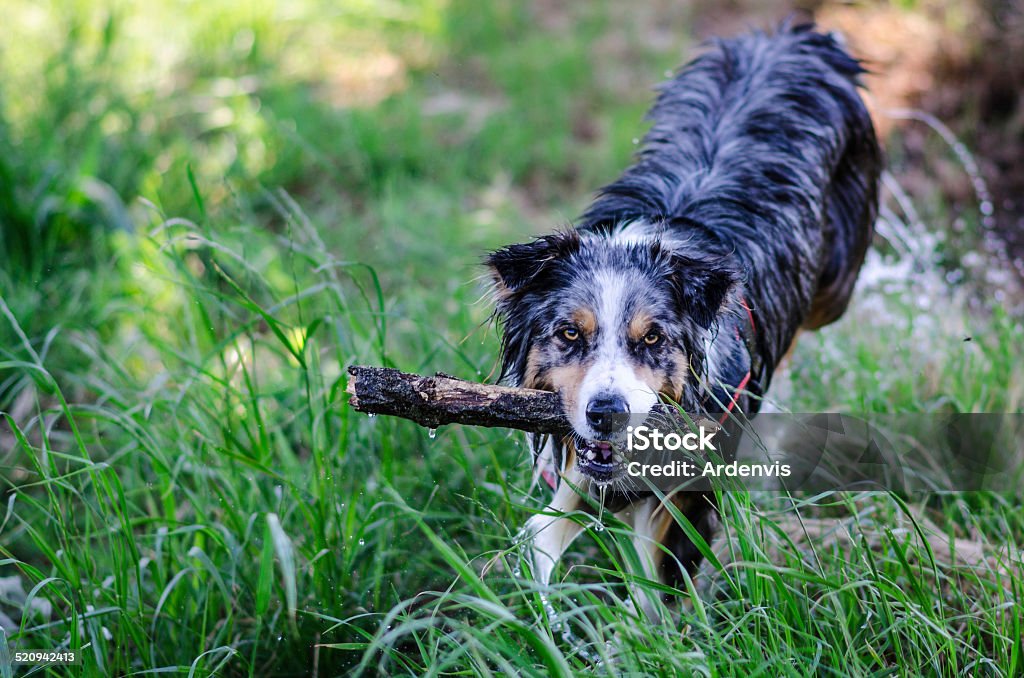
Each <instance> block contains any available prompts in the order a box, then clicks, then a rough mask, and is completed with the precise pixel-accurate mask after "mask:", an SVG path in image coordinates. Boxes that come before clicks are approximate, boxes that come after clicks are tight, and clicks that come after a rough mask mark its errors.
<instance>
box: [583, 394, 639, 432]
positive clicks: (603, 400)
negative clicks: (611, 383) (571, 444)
mask: <svg viewBox="0 0 1024 678" xmlns="http://www.w3.org/2000/svg"><path fill="white" fill-rule="evenodd" d="M628 421H629V405H628V404H627V403H626V401H625V399H623V398H622V397H621V396H617V395H600V396H597V397H596V398H594V399H593V400H591V401H590V402H589V403H587V423H588V424H590V426H591V427H593V429H594V430H595V431H597V432H598V433H606V434H607V433H618V432H619V431H622V430H623V429H625V428H626V423H627V422H628Z"/></svg>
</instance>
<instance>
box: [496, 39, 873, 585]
mask: <svg viewBox="0 0 1024 678" xmlns="http://www.w3.org/2000/svg"><path fill="white" fill-rule="evenodd" d="M862 72H863V69H862V67H861V65H860V63H859V62H858V61H857V60H855V59H854V58H853V57H851V56H850V55H849V54H848V53H847V51H846V50H845V49H844V47H843V46H842V45H841V43H840V42H839V41H838V40H837V39H836V38H835V37H834V36H833V35H831V34H822V33H819V32H816V31H815V30H814V29H813V27H812V26H807V25H804V26H794V27H790V26H786V27H783V28H781V29H780V30H779V31H778V32H776V33H775V34H774V35H767V34H763V33H754V34H750V35H745V36H742V37H739V38H735V39H730V40H721V41H718V42H715V43H713V44H712V45H711V46H710V49H709V50H708V51H707V52H706V53H704V54H703V55H702V56H700V57H699V58H697V59H696V60H695V61H693V62H692V63H690V64H689V65H688V66H686V67H685V68H683V69H682V70H681V71H679V73H678V75H676V77H675V78H673V79H672V80H670V81H669V82H667V83H665V84H664V85H662V86H661V88H660V94H659V95H658V97H657V100H656V102H655V104H654V106H653V108H652V109H651V110H650V112H649V114H648V118H649V120H650V121H651V123H652V126H651V128H650V131H649V132H648V133H647V135H646V136H645V137H644V140H643V143H642V146H641V150H640V152H639V154H638V156H637V157H636V159H635V162H634V164H633V165H632V166H630V167H629V168H628V169H626V171H625V172H624V173H623V174H622V176H621V177H620V178H619V179H618V180H617V181H615V182H614V183H612V184H610V185H608V186H606V187H604V188H603V189H601V191H600V192H599V193H598V196H597V198H596V199H595V200H594V202H593V203H592V204H591V205H590V207H589V208H588V209H587V210H586V211H585V212H584V214H583V215H582V217H581V218H580V219H579V220H578V222H577V223H576V224H575V226H574V227H573V228H572V229H570V230H567V231H564V232H559V233H555V234H553V235H548V236H545V237H542V238H539V239H536V240H534V241H532V242H528V243H525V244H518V245H511V246H509V247H505V248H503V249H500V250H497V251H495V252H493V253H491V254H490V256H489V257H488V258H487V260H486V264H487V266H488V268H489V270H490V272H491V277H492V279H493V284H494V299H495V303H496V314H497V316H498V317H499V318H500V322H501V324H502V330H503V337H502V369H503V378H504V380H505V381H506V382H508V383H511V384H513V385H517V386H524V387H530V388H537V389H544V390H548V391H555V392H557V393H559V394H560V395H561V398H562V402H563V405H564V407H565V414H566V416H567V418H568V419H569V421H570V422H571V425H572V430H571V431H566V434H565V435H564V436H562V437H557V436H556V437H553V438H548V439H539V438H538V439H534V440H533V448H534V459H535V463H536V469H537V477H543V478H544V479H545V480H547V481H548V483H549V484H550V485H551V486H552V487H553V489H554V497H553V499H552V501H551V504H550V506H549V510H548V511H546V512H545V513H543V514H538V515H536V516H534V517H533V518H531V519H530V520H529V521H528V523H527V525H526V527H525V534H526V536H527V537H528V539H529V540H530V543H531V547H530V553H531V556H530V561H531V562H530V565H531V569H532V574H533V576H534V577H535V578H536V579H537V580H538V581H540V582H543V583H548V582H549V580H550V577H551V573H552V570H553V568H554V566H555V563H556V562H557V561H558V559H559V558H560V557H561V555H562V554H563V552H564V551H565V549H566V548H567V547H568V546H569V544H570V543H571V542H572V540H573V539H574V538H575V537H576V536H578V535H579V534H580V532H581V531H582V529H583V528H582V526H581V525H580V524H579V523H577V522H575V521H573V520H569V519H565V518H563V517H561V516H560V514H563V513H565V512H571V511H575V510H579V509H585V508H586V506H587V505H588V502H586V501H585V494H586V493H587V492H588V491H590V490H591V489H592V488H594V487H597V486H599V485H601V484H604V483H608V482H610V481H613V480H614V478H615V477H616V476H617V475H619V474H621V472H622V465H623V457H622V454H621V441H622V439H623V435H624V430H625V428H626V426H627V422H628V421H629V420H630V419H629V418H630V416H631V415H632V416H635V415H642V414H644V413H646V412H649V411H650V410H651V408H652V407H653V406H655V405H656V404H657V403H658V402H659V401H661V400H671V401H673V402H675V403H678V404H680V405H681V406H682V407H683V408H685V410H686V411H687V412H691V413H704V414H709V415H712V416H715V418H718V415H721V414H722V413H724V412H726V411H727V410H729V411H733V410H734V411H736V412H743V413H744V414H746V415H752V414H754V413H756V412H757V410H758V407H759V405H760V398H761V396H762V395H763V394H764V393H765V392H766V390H767V389H768V387H769V385H770V382H771V379H772V374H773V372H774V370H775V369H776V367H777V366H778V364H779V361H780V360H781V359H782V357H783V355H784V354H785V353H786V352H787V350H788V349H789V348H790V346H791V344H792V342H793V341H794V338H795V336H796V334H797V332H798V330H800V329H816V328H819V327H822V326H823V325H827V324H828V323H831V322H832V321H834V320H836V319H837V318H839V317H840V316H841V315H842V314H843V312H844V311H845V309H846V306H847V304H848V302H849V299H850V295H851V293H852V291H853V287H854V283H855V281H856V278H857V274H858V272H859V270H860V267H861V264H862V263H863V260H864V256H865V252H866V250H867V248H868V245H869V243H870V241H871V238H872V235H873V223H874V220H875V216H876V212H877V202H878V180H879V174H880V171H881V165H882V161H881V151H880V149H879V146H878V143H877V141H876V138H875V132H874V129H873V126H872V123H871V119H870V117H869V115H868V112H867V110H866V108H865V106H864V103H863V101H862V100H861V98H860V95H859V92H858V86H859V84H858V78H859V76H860V74H861V73H862ZM669 501H672V502H673V503H674V504H675V505H676V506H677V507H678V508H679V509H680V511H681V513H682V514H683V515H685V516H686V518H687V520H689V521H690V523H691V524H692V525H693V527H694V528H695V529H696V530H697V532H698V533H699V534H700V535H701V536H702V537H703V538H704V539H706V540H710V539H711V536H712V534H713V532H714V527H715V523H716V518H717V513H716V510H715V506H714V504H713V498H712V497H711V495H709V494H707V493H701V492H677V493H675V494H672V495H670V499H669ZM612 504H613V505H612V507H611V510H613V511H615V512H616V515H617V517H619V518H621V519H622V520H624V521H626V522H627V523H628V524H631V525H632V526H633V528H634V531H635V538H634V545H635V547H636V550H637V553H638V554H639V555H640V557H641V563H642V565H643V568H644V572H643V573H642V574H644V575H646V576H648V577H650V578H653V579H660V580H661V581H664V582H666V583H668V584H676V583H677V582H678V581H679V579H680V577H681V575H682V572H683V571H688V572H691V573H692V572H693V571H694V570H695V568H696V567H697V565H698V564H699V562H700V559H701V555H700V551H699V550H698V549H697V548H696V547H695V545H694V544H693V543H692V542H691V540H690V539H688V538H687V536H686V534H685V532H684V530H683V529H682V527H681V526H680V525H679V524H677V522H676V521H675V520H674V519H673V518H672V516H671V514H670V512H669V511H668V510H666V508H665V506H663V505H662V503H661V500H659V498H658V497H656V496H653V495H650V494H648V495H644V494H641V495H633V494H631V495H629V496H625V495H623V496H620V497H617V498H615V499H613V500H612Z"/></svg>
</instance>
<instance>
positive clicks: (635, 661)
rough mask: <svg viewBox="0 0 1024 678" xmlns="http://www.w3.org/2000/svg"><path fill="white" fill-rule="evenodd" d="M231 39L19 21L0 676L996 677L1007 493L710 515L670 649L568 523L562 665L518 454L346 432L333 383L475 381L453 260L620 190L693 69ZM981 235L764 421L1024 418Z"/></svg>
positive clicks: (435, 48)
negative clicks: (659, 114)
mask: <svg viewBox="0 0 1024 678" xmlns="http://www.w3.org/2000/svg"><path fill="white" fill-rule="evenodd" d="M234 5H235V3H229V2H207V3H187V11H183V10H182V9H181V7H179V6H178V5H177V4H175V3H169V2H167V3H164V2H159V3H151V4H150V5H149V6H147V7H150V9H147V11H146V13H145V14H143V13H142V12H141V11H140V10H138V9H135V8H133V7H132V4H131V3H120V4H116V3H115V4H114V5H111V7H110V8H108V9H107V10H103V11H101V10H100V9H98V8H94V7H93V6H91V5H90V4H89V3H86V2H82V1H78V2H68V3H51V4H46V3H44V4H40V5H32V6H31V7H30V6H28V5H26V6H24V7H20V8H18V9H17V10H16V11H14V12H12V18H11V25H13V26H14V28H13V29H11V32H10V33H9V34H8V35H7V36H6V37H5V38H4V40H5V42H6V44H4V49H3V50H2V51H0V55H2V57H0V69H2V71H0V73H2V75H3V78H2V79H0V82H2V83H3V85H2V90H0V95H2V98H0V103H2V108H0V172H2V174H0V179H2V181H0V221H2V226H3V237H2V248H3V249H2V250H0V255H2V257H3V260H4V262H5V265H4V266H3V268H2V271H0V300H2V302H3V303H2V304H0V411H3V412H4V420H5V424H4V425H0V492H2V495H0V500H2V501H0V614H2V615H3V616H0V626H3V627H4V630H3V631H2V632H0V657H3V656H4V651H5V650H9V649H11V648H14V647H21V648H24V647H33V648H56V647H72V648H79V649H81V650H82V653H83V655H84V663H83V665H82V666H81V667H80V668H78V669H77V671H78V672H80V673H81V674H82V675H138V674H144V673H147V672H148V673H152V672H161V673H171V674H180V675H210V674H219V675H251V676H269V675H311V674H313V673H314V668H315V669H316V673H317V675H342V674H346V673H349V672H352V671H353V670H360V671H362V672H363V673H367V674H376V673H386V674H395V673H398V674H416V675H420V674H441V673H444V674H455V673H458V674H474V675H476V674H480V675H488V674H495V673H522V674H528V675H549V674H556V675H557V674H567V673H573V672H579V673H589V672H593V673H597V674H607V675H619V674H623V673H640V674H657V673H664V674H676V675H691V674H703V675H716V676H718V675H743V676H750V675H769V676H776V675H875V674H889V673H895V674H897V675H921V674H926V675H928V674H937V675H970V676H974V675H997V676H1011V675H1020V674H1021V673H1022V672H1024V655H1022V650H1024V648H1022V645H1021V637H1022V635H1024V628H1022V617H1024V615H1022V613H1021V603H1020V601H1021V597H1022V595H1024V576H1022V574H1021V566H1020V553H1021V548H1022V543H1024V518H1022V515H1024V513H1022V511H1021V497H1020V496H1019V493H1018V494H1017V495H1015V496H1004V495H996V494H980V493H974V494H966V493H965V494H956V493H954V494H947V495H941V496H914V497H910V498H901V497H899V496H895V495H890V494H885V493H874V494H859V495H851V496H846V495H838V494H829V495H825V496H820V497H815V498H813V500H812V499H811V498H804V499H801V500H800V501H799V502H797V504H796V505H791V504H787V503H786V502H784V501H783V500H781V499H780V498H777V497H759V496H755V497H751V496H747V495H743V494H739V493H735V492H731V493H724V494H723V495H722V497H721V505H722V521H723V535H724V536H723V539H722V540H720V541H718V542H716V543H715V544H712V545H710V547H709V548H713V549H714V554H715V555H714V557H713V558H712V559H710V560H709V563H708V565H707V566H706V568H705V570H706V571H705V572H704V573H702V575H701V576H700V577H698V578H696V579H695V580H694V581H693V583H692V587H690V586H688V589H687V590H686V591H673V592H671V593H672V594H673V595H672V601H673V602H672V603H671V604H670V605H668V606H665V605H663V604H660V603H659V604H658V610H659V611H660V613H661V614H662V615H663V617H664V622H663V623H661V624H649V623H640V622H638V621H637V620H635V619H634V618H633V617H632V616H630V614H629V613H628V611H627V606H626V605H625V604H624V603H623V602H622V601H623V600H624V599H626V598H628V597H629V596H630V595H632V594H631V593H630V592H629V590H628V589H627V588H626V587H625V586H624V585H623V582H624V581H633V582H634V583H636V584H637V587H636V589H635V590H639V591H641V592H642V595H651V596H657V594H658V593H660V592H662V591H661V589H659V588H658V586H657V585H656V584H654V583H653V582H645V581H637V580H636V579H635V577H633V576H632V575H628V574H625V573H624V572H623V571H622V570H623V563H625V562H629V561H630V560H631V559H632V558H633V557H634V554H632V553H631V549H630V547H629V546H628V544H629V543H630V542H629V540H628V539H627V538H625V537H627V536H628V534H627V532H626V530H625V528H624V527H623V526H622V525H619V524H617V523H616V522H615V521H614V520H613V519H612V518H611V517H606V518H605V519H604V522H603V523H602V527H595V523H594V520H593V518H592V517H589V516H578V517H577V518H576V519H579V520H583V521H585V524H587V525H588V526H589V528H590V529H588V531H587V535H586V536H585V537H584V538H582V539H581V540H580V542H579V543H578V545H577V546H576V547H575V548H574V549H573V550H572V552H571V554H570V555H569V556H568V557H567V559H566V562H565V563H563V565H562V566H561V568H560V569H559V572H558V577H557V583H556V584H555V585H554V586H553V587H552V588H551V590H550V591H549V592H548V593H549V595H550V597H551V599H552V602H553V604H554V607H555V609H556V610H558V614H559V615H560V617H561V619H562V621H563V622H564V623H565V624H566V625H567V626H568V628H569V629H571V631H572V633H573V634H574V635H575V636H576V637H578V638H581V639H583V640H584V641H585V643H586V645H587V648H585V652H581V647H580V646H579V644H578V643H576V642H568V641H566V640H565V639H563V637H562V633H561V632H560V630H559V629H553V628H552V625H551V623H550V620H548V619H547V618H546V617H545V615H544V613H543V607H542V604H541V598H540V593H541V591H539V590H538V588H537V587H536V586H535V585H533V584H532V583H530V582H529V581H528V580H526V579H524V578H522V577H517V576H514V572H515V570H516V569H517V567H519V565H518V560H517V554H518V549H517V545H516V539H515V535H516V532H517V530H518V528H519V527H520V526H521V525H522V524H523V522H525V520H526V519H527V518H528V517H529V516H530V515H531V514H533V513H535V512H537V511H539V510H542V509H543V502H544V499H545V497H544V496H543V493H542V492H540V491H534V492H530V491H529V471H528V466H527V464H526V457H527V453H526V450H525V447H524V445H523V441H522V440H521V438H520V437H519V436H517V435H514V434H511V433H508V432H505V431H489V430H478V429H471V428H454V427H450V428H446V429H442V430H440V431H438V432H437V434H436V437H432V436H431V435H430V434H428V432H427V431H425V430H422V429H419V428H417V427H415V426H413V425H412V424H410V423H408V422H403V421H392V420H383V419H382V418H374V419H369V418H367V417H365V416H363V415H359V414H357V413H354V412H353V411H352V410H351V409H349V408H348V407H347V405H346V402H345V401H346V398H345V396H344V387H345V383H346V382H345V372H344V368H345V367H346V366H347V365H349V364H352V363H367V364H391V365H396V366H398V367H401V368H404V369H408V370H412V371H432V370H443V371H446V372H450V373H454V374H457V375H460V376H463V377H466V378H470V379H482V378H485V377H487V376H489V375H493V373H494V369H495V359H496V350H497V341H496V336H495V333H494V330H493V328H491V327H490V326H489V325H488V324H487V322H486V321H487V318H488V315H489V308H488V306H487V305H486V304H485V303H482V302H479V298H480V295H481V292H482V289H481V286H480V285H479V283H478V282H477V281H476V278H477V277H478V276H479V275H480V273H481V271H480V269H479V266H478V261H479V258H480V256H481V255H482V253H483V252H484V251H486V250H487V249H488V248H490V247H494V246H497V245H500V244H504V243H507V242H512V241H514V240H519V239H524V238H526V237H528V235H530V234H533V233H537V232H542V231H545V230H549V229H551V228H553V227H556V226H558V225H560V224H562V223H564V222H565V221H567V220H568V219H570V218H571V217H572V216H573V215H574V214H575V213H576V211H577V210H578V209H579V207H580V206H582V205H583V204H584V203H585V201H586V199H587V197H588V191H590V190H592V189H593V188H594V187H596V186H598V185H599V184H600V183H601V182H602V181H605V180H607V179H610V178H611V177H613V176H614V175H615V173H616V171H617V170H618V169H620V168H621V167H622V166H623V164H624V163H625V162H626V161H627V159H628V157H629V154H630V152H631V150H632V148H633V145H632V143H631V141H632V139H633V138H634V137H637V136H640V132H641V131H642V123H641V122H640V118H641V115H642V113H643V111H644V109H645V107H646V104H647V102H648V100H649V96H650V94H649V85H650V84H651V83H653V82H654V81H656V80H657V79H658V78H660V76H661V74H662V73H663V72H664V70H665V69H666V68H669V67H672V66H674V65H675V64H676V63H677V62H679V61H680V60H681V59H682V58H683V56H684V55H685V54H686V53H687V45H686V44H684V42H682V41H680V43H679V44H675V45H669V46H659V45H661V43H659V42H658V41H648V40H646V39H645V38H646V36H647V35H648V34H649V33H650V32H651V31H652V30H653V29H654V28H658V27H661V28H664V26H662V24H664V22H663V21H661V19H660V17H659V16H658V15H657V14H656V13H654V10H651V9H649V8H641V9H638V10H631V11H626V10H625V9H624V8H622V7H619V6H617V5H615V4H613V3H595V4H593V5H586V6H582V5H581V6H578V7H576V8H570V9H568V10H556V9H554V8H547V9H546V10H544V11H541V10H540V9H537V8H533V9H530V7H528V6H524V5H520V4H518V3H512V2H498V3H484V4H479V3H468V2H452V3H441V2H434V3H432V2H425V3H417V4H414V3H408V2H398V3H390V4H387V5H383V4H382V5H378V4H376V3H349V4H345V5H342V6H341V7H342V8H341V9H339V8H338V7H337V6H335V5H334V4H332V3H319V2H314V1H312V0H311V1H309V2H300V3H289V4H288V7H289V9H288V10H287V11H286V10H284V9H281V8H279V7H277V3H269V2H267V3H250V4H248V5H247V6H246V8H245V9H240V8H238V7H235V6H234ZM538 7H539V5H538ZM685 19H686V17H680V18H677V19H676V23H677V24H679V25H669V26H668V27H669V28H671V29H673V30H674V31H675V32H676V33H677V34H678V35H680V36H682V35H685V30H684V29H685V25H683V24H681V23H680V22H681V21H682V20H685ZM367 55H369V56H367ZM367 59H369V61H367ZM368 64H369V65H368ZM395 64H399V65H398V66H395ZM373 68H377V69H378V70H376V71H374V70H372V69H373ZM388 68H392V70H390V71H389V70H388ZM395 68H397V71H396V70H394V69H395ZM367 69H370V71H371V72H373V73H376V74H377V75H376V76H375V78H370V79H369V80H366V79H365V78H363V79H360V78H361V76H360V75H359V74H360V73H362V72H363V71H365V70H367ZM380 69H383V70H380ZM942 209H943V208H941V206H937V207H935V208H934V209H929V210H928V211H927V213H928V214H929V215H930V214H932V213H933V212H935V213H941V212H942ZM893 221H894V223H893V224H892V225H891V228H909V229H911V231H912V232H914V233H917V231H914V230H913V229H915V228H917V226H915V225H913V223H912V222H913V220H912V219H906V221H907V222H908V223H907V224H903V223H902V221H901V220H898V219H894V220H893ZM944 230H945V224H943V223H937V224H935V225H934V226H933V227H932V228H930V229H929V231H930V232H934V233H942V232H944ZM890 232H891V230H890ZM917 235H918V236H921V234H920V233H917ZM973 237H974V238H975V240H972V239H971V238H972V236H971V234H970V232H969V233H968V234H967V235H966V236H961V239H962V240H963V242H956V243H952V242H947V241H946V240H943V241H942V242H941V243H932V244H929V245H927V246H922V247H920V248H918V249H917V250H915V251H914V252H912V253H910V254H908V253H905V252H899V251H898V250H893V249H892V248H888V247H886V246H885V244H884V243H881V245H882V247H881V248H880V250H879V251H880V252H881V253H882V254H879V255H878V260H877V261H874V262H872V265H871V266H872V268H871V270H872V271H873V272H875V273H877V276H876V280H877V281H876V282H870V281H868V283H867V284H865V286H864V287H863V289H862V290H861V291H860V293H859V296H858V298H857V300H856V302H855V304H854V305H853V307H852V308H851V310H850V313H849V314H848V315H847V316H846V318H844V319H843V320H842V321H840V322H839V323H837V324H836V325H834V326H832V327H830V328H828V329H826V330H825V331H823V332H821V333H819V334H816V335H812V336H805V337H803V338H802V339H801V343H800V346H799V348H798V350H797V353H796V355H795V356H794V359H793V363H792V365H791V368H790V369H789V371H788V372H786V373H784V374H783V375H781V376H780V377H779V379H778V383H777V384H776V391H775V395H774V398H775V400H776V401H777V402H778V404H779V406H781V407H785V408H788V409H791V410H794V411H801V410H803V411H812V410H842V411H850V412H859V411H865V410H866V411H933V410H941V411H1002V410H1012V411H1016V410H1019V409H1020V405H1021V395H1022V393H1024V373H1022V370H1024V368H1022V367H1021V366H1020V364H1019V360H1018V357H1019V352H1020V346H1021V345H1022V344H1024V330H1022V327H1021V324H1020V318H1019V317H1018V316H1014V315H1011V314H1010V313H1008V312H1007V311H1005V310H1003V308H1002V305H1001V304H1000V303H998V302H996V301H986V299H990V298H991V294H992V292H993V289H992V288H991V287H987V286H985V285H984V284H983V283H982V282H981V281H980V280H978V279H976V277H975V276H973V275H972V271H971V269H970V268H969V267H967V266H966V265H964V266H961V265H960V263H959V258H960V254H962V252H963V251H965V250H970V249H972V248H973V247H974V246H975V245H976V244H977V241H976V236H973ZM922 241H927V239H926V238H922ZM954 245H955V247H954ZM907 262H910V263H911V264H912V265H914V266H916V268H915V269H912V270H913V273H912V274H911V275H909V276H908V275H904V274H902V273H900V270H901V269H899V266H900V265H903V264H906V263H907ZM943 266H944V267H946V268H950V269H956V270H963V271H965V272H966V273H967V278H966V280H965V281H964V282H963V283H959V284H957V285H950V284H948V283H947V282H946V281H945V278H944V277H943V275H942V269H941V267H943ZM968 336H970V337H971V338H972V340H971V341H970V342H965V341H964V339H965V337H968ZM797 516H799V517H800V518H801V519H802V520H803V521H804V522H803V528H804V529H802V530H801V529H799V528H800V523H799V522H798V521H797V520H796V517H797ZM829 520H832V521H841V522H842V524H843V525H844V526H845V527H844V529H843V530H839V531H835V530H832V531H829V530H828V529H827V528H828V527H829V526H830V525H831V526H833V527H834V524H833V523H828V522H827V521H829ZM933 532H937V533H938V535H939V536H936V535H935V534H933ZM928 534H930V535H931V537H932V538H931V539H922V538H921V535H928ZM953 537H956V538H958V539H959V541H957V540H954V539H952V538H953ZM968 547H969V548H981V549H982V550H983V551H984V553H985V554H987V555H988V556H989V558H988V559H986V560H984V561H982V562H981V563H980V564H973V565H972V564H968V563H967V562H965V561H964V560H963V557H964V553H963V551H964V549H966V548H968ZM958 554H959V555H958ZM492 561H493V562H492ZM488 563H492V567H490V568H488V567H486V566H487V565H488ZM696 594H699V595H696ZM5 620H6V621H5ZM8 623H10V625H11V626H10V627H8V626H7V624H8ZM589 655H597V656H598V657H600V658H601V661H600V662H598V663H596V664H595V663H593V662H592V661H591V660H589V659H588V658H587V656H589ZM37 673H38V672H37ZM42 673H46V674H49V675H64V672H63V671H57V670H52V671H48V672H47V671H43V672H42ZM6 675H10V671H9V669H8V668H7V667H6V666H5V665H4V664H3V663H2V661H0V676H6Z"/></svg>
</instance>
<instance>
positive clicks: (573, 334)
mask: <svg viewBox="0 0 1024 678" xmlns="http://www.w3.org/2000/svg"><path fill="white" fill-rule="evenodd" d="M562 336H563V337H565V340H566V341H576V340H577V339H579V338H580V331H579V330H578V329H576V328H575V327H566V328H565V329H564V330H562Z"/></svg>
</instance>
